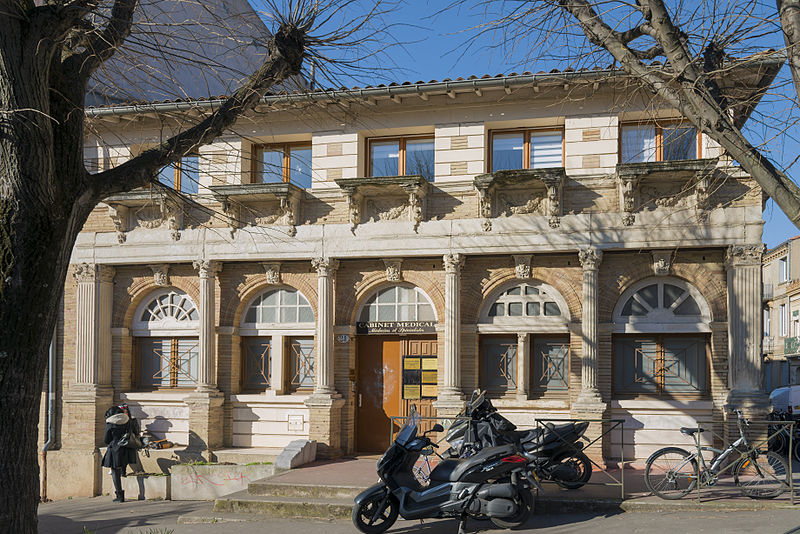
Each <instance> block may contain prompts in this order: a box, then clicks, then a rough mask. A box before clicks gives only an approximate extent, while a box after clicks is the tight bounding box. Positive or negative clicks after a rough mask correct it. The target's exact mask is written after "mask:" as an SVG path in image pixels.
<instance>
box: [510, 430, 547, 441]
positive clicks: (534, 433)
mask: <svg viewBox="0 0 800 534" xmlns="http://www.w3.org/2000/svg"><path fill="white" fill-rule="evenodd" d="M543 432H544V430H543V429H541V428H532V429H529V430H512V431H510V432H503V433H502V436H503V437H504V438H506V439H505V441H510V442H519V443H525V442H526V441H533V440H535V439H537V438H538V437H539V436H541V435H542V433H543Z"/></svg>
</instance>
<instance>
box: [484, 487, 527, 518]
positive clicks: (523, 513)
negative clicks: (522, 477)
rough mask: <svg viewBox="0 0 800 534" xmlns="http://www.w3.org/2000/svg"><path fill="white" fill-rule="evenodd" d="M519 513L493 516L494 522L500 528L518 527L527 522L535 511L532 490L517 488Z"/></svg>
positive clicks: (516, 500) (515, 500)
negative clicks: (507, 515) (508, 515)
mask: <svg viewBox="0 0 800 534" xmlns="http://www.w3.org/2000/svg"><path fill="white" fill-rule="evenodd" d="M514 502H516V503H517V513H516V514H514V515H512V516H510V517H491V518H490V519H491V520H492V523H494V524H495V525H497V526H498V527H500V528H516V527H521V526H522V525H524V524H525V522H526V521H527V520H528V518H529V517H530V516H531V514H532V513H533V495H532V494H531V492H530V490H527V489H523V490H517V498H516V499H514Z"/></svg>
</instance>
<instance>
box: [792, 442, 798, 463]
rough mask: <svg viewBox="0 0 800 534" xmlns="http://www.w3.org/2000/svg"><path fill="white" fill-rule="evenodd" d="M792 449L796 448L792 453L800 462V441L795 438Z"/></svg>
mask: <svg viewBox="0 0 800 534" xmlns="http://www.w3.org/2000/svg"><path fill="white" fill-rule="evenodd" d="M792 447H794V451H792V453H793V455H794V459H795V460H797V461H798V462H800V439H798V438H794V439H793V440H792Z"/></svg>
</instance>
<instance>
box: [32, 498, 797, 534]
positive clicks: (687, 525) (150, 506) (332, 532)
mask: <svg viewBox="0 0 800 534" xmlns="http://www.w3.org/2000/svg"><path fill="white" fill-rule="evenodd" d="M192 514H208V515H212V514H211V512H210V503H207V502H175V501H141V502H129V503H124V504H117V503H112V502H111V498H110V497H96V498H93V499H72V500H65V501H59V502H54V503H46V504H43V505H41V506H40V507H39V532H40V534H86V533H93V534H117V533H119V534H206V533H218V534H222V533H228V532H231V533H235V534H272V533H276V534H354V533H356V532H357V531H356V530H355V528H354V527H353V525H352V524H351V523H350V522H349V521H320V520H302V519H262V520H260V521H236V522H228V521H225V522H218V523H209V524H192V525H185V524H178V523H177V520H178V517H179V516H181V515H192ZM239 517H241V516H239ZM244 518H245V519H251V516H244ZM794 529H797V532H798V533H800V505H798V509H797V510H765V511H744V512H732V511H724V512H717V511H708V512H702V511H701V512H688V511H676V512H664V513H640V512H627V513H619V514H614V515H597V514H559V515H537V516H534V517H533V518H532V519H531V520H530V521H529V522H528V524H527V525H525V528H522V529H519V530H516V531H514V532H530V533H536V534H555V533H559V534H560V533H573V532H574V533H581V534H586V533H601V534H623V533H647V534H660V533H663V534H681V533H695V532H708V533H715V532H724V533H725V534H729V533H758V534H783V533H787V532H790V531H793V530H794ZM457 530H458V524H457V522H456V521H453V520H430V521H425V522H424V523H422V524H420V522H419V521H398V522H397V523H396V524H395V526H393V527H392V528H391V529H390V530H389V531H388V534H440V533H441V534H456V532H457ZM467 530H468V531H469V532H470V533H473V532H475V533H477V532H485V533H489V532H492V533H494V532H497V533H501V532H504V531H503V530H500V529H495V528H494V527H493V525H492V524H491V523H488V522H478V521H470V522H469V523H468V525H467ZM507 532H508V531H507Z"/></svg>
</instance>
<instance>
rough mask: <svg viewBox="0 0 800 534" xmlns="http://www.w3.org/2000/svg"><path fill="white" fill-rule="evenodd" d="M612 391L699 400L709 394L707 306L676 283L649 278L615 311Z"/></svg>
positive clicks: (697, 294)
mask: <svg viewBox="0 0 800 534" xmlns="http://www.w3.org/2000/svg"><path fill="white" fill-rule="evenodd" d="M613 318H614V332H615V336H614V391H615V393H617V394H619V395H622V396H625V395H658V396H663V395H678V396H686V395H698V394H704V393H705V392H706V391H707V390H708V387H707V381H708V378H707V377H708V371H707V367H708V335H707V334H706V332H709V331H710V322H711V316H710V311H709V307H708V304H707V303H706V301H705V299H704V298H703V296H702V295H701V294H700V292H699V291H698V290H697V289H696V288H695V287H694V286H692V285H690V284H687V283H686V282H684V281H683V280H679V279H677V278H649V279H647V280H643V281H641V282H639V283H638V284H636V285H634V286H633V287H631V288H629V289H628V290H627V291H625V293H624V294H623V295H622V296H621V297H620V299H619V301H618V302H617V305H616V307H615V309H614V314H613Z"/></svg>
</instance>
